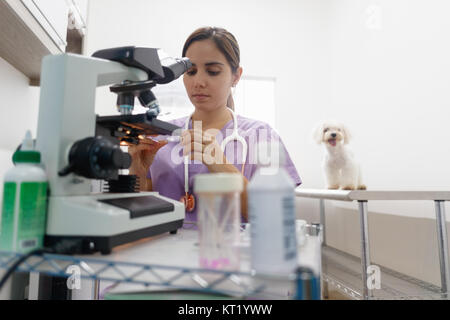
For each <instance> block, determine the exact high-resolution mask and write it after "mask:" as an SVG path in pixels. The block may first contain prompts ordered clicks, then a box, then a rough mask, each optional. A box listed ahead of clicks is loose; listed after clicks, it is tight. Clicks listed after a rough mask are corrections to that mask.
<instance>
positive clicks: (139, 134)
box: [36, 47, 192, 254]
mask: <svg viewBox="0 0 450 320" xmlns="http://www.w3.org/2000/svg"><path fill="white" fill-rule="evenodd" d="M191 65H192V64H191V63H190V61H189V60H188V59H187V58H183V59H175V58H165V59H162V60H161V59H160V58H159V55H158V50H157V49H154V48H138V47H120V48H112V49H106V50H101V51H97V52H95V53H94V54H93V56H92V57H86V56H81V55H75V54H61V55H52V56H47V57H45V58H44V59H43V62H42V72H41V94H40V102H39V118H38V130H37V140H36V149H37V150H39V151H40V152H41V157H42V162H43V165H44V167H45V169H46V172H47V176H48V179H49V186H50V193H49V197H48V209H47V229H46V235H45V239H44V244H45V246H52V245H54V244H56V243H58V242H60V241H62V240H65V239H74V240H80V241H78V242H79V243H80V244H79V247H78V248H77V249H76V252H77V253H83V254H84V253H94V252H98V251H100V252H101V253H102V254H109V253H110V252H111V250H112V249H113V248H114V247H116V246H118V245H122V244H125V243H129V242H133V241H136V240H139V239H142V238H146V237H150V236H154V235H158V234H162V233H165V232H170V233H172V234H174V233H176V232H177V230H178V229H179V228H180V227H181V226H182V224H183V220H184V215H185V210H184V205H183V204H182V203H181V202H179V201H175V200H172V199H169V198H167V197H163V196H161V195H159V194H158V193H157V192H139V184H138V183H139V181H138V179H137V178H136V177H135V176H132V175H123V174H120V172H122V171H123V170H124V169H128V168H129V167H130V165H131V161H132V159H131V157H130V155H129V154H128V153H127V152H124V151H123V150H122V149H121V148H120V145H121V144H122V145H123V144H124V143H128V144H130V143H134V144H138V143H139V140H140V139H143V138H144V137H145V136H146V135H152V134H164V135H170V134H171V133H172V132H174V131H175V130H177V129H180V128H178V127H177V126H174V125H172V124H170V123H168V122H164V121H161V120H159V119H157V116H158V114H159V105H158V102H157V99H156V97H155V96H154V94H153V92H152V91H151V89H152V88H153V87H155V86H156V85H158V84H165V83H169V82H171V81H173V80H175V79H177V78H178V77H180V76H181V75H182V74H183V73H184V72H185V71H187V70H188V69H189V68H190V67H191ZM105 85H110V91H111V92H112V93H113V94H117V109H118V111H119V114H116V115H111V116H101V117H100V116H98V115H96V114H95V93H96V88H97V87H99V86H105ZM135 98H137V99H138V100H139V102H140V103H141V104H142V105H143V106H144V107H147V108H148V111H147V112H146V113H143V114H133V113H132V111H133V106H134V100H135ZM93 180H101V181H106V182H107V185H108V186H107V188H106V189H107V192H103V193H94V192H92V191H91V190H92V181H93Z"/></svg>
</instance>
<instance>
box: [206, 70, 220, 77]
mask: <svg viewBox="0 0 450 320" xmlns="http://www.w3.org/2000/svg"><path fill="white" fill-rule="evenodd" d="M219 73H220V71H212V70H208V74H209V75H210V76H217V75H218V74H219Z"/></svg>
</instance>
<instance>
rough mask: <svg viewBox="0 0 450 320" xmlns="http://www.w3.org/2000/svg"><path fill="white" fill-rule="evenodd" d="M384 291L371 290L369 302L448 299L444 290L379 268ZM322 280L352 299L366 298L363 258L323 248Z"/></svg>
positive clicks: (326, 247) (330, 248)
mask: <svg viewBox="0 0 450 320" xmlns="http://www.w3.org/2000/svg"><path fill="white" fill-rule="evenodd" d="M380 271H381V289H373V290H371V295H370V297H369V299H370V300H415V299H418V300H447V299H448V298H447V297H448V295H447V294H445V293H442V292H441V288H440V287H438V286H435V285H432V284H430V283H427V282H424V281H421V280H419V279H415V278H412V277H409V276H407V275H404V274H401V273H399V272H396V271H394V270H391V269H388V268H385V267H382V266H380ZM322 279H323V281H324V283H327V284H328V287H329V289H331V288H334V289H336V290H337V291H338V292H340V293H342V294H344V295H345V296H346V297H348V298H349V299H357V300H360V299H363V294H362V292H363V287H362V281H361V279H362V275H361V259H360V258H358V257H355V256H352V255H350V254H348V253H345V252H342V251H340V250H337V249H334V248H332V247H328V246H323V248H322Z"/></svg>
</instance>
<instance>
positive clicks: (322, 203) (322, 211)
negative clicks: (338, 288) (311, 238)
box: [319, 199, 329, 299]
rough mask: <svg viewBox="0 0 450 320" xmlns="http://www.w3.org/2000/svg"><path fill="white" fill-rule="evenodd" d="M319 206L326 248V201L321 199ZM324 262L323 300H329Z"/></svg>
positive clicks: (324, 264)
mask: <svg viewBox="0 0 450 320" xmlns="http://www.w3.org/2000/svg"><path fill="white" fill-rule="evenodd" d="M319 205H320V224H321V225H322V246H326V244H327V243H326V234H325V200H324V199H319ZM322 255H323V251H322ZM324 260H325V259H323V258H322V265H321V268H322V270H321V272H320V274H321V278H322V288H323V290H322V295H323V299H328V297H329V292H328V282H327V281H325V280H323V277H322V274H327V271H328V270H327V264H326V263H324Z"/></svg>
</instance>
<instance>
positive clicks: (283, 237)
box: [249, 192, 297, 273]
mask: <svg viewBox="0 0 450 320" xmlns="http://www.w3.org/2000/svg"><path fill="white" fill-rule="evenodd" d="M249 199H251V201H249V215H250V224H251V229H250V232H251V253H252V267H253V268H254V269H255V270H256V271H259V272H268V273H271V272H274V273H285V272H291V271H292V270H293V268H294V267H295V266H296V263H297V242H296V234H295V205H294V197H293V195H292V196H291V195H289V196H286V193H284V192H283V193H282V192H280V193H278V192H275V193H272V192H271V193H268V192H253V193H251V194H250V195H249Z"/></svg>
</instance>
